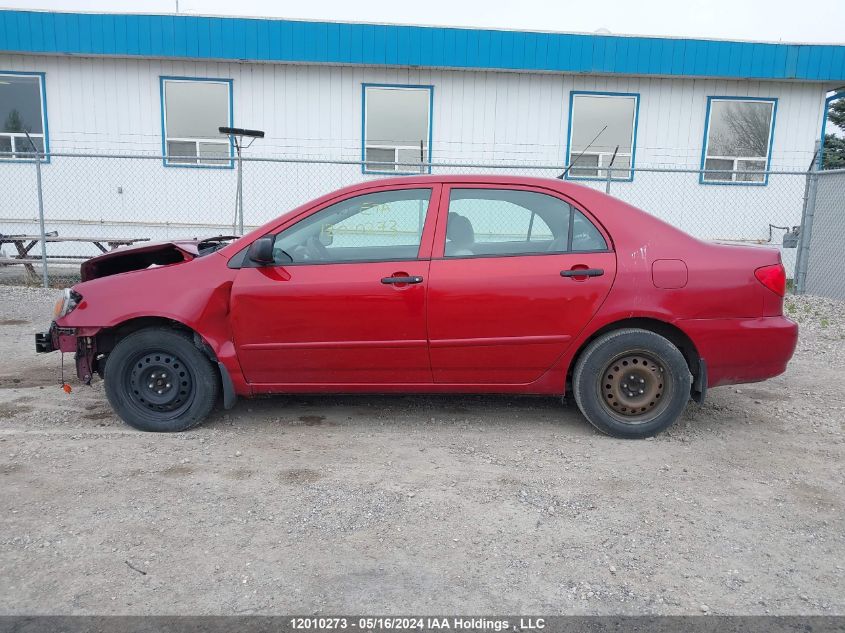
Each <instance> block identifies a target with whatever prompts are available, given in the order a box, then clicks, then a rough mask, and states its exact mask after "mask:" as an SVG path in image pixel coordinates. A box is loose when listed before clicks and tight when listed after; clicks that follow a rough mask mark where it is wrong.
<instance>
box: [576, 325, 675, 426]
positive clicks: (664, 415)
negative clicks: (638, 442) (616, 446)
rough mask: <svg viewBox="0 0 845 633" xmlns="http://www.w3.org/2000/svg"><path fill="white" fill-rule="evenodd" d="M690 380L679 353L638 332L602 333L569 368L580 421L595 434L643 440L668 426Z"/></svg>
mask: <svg viewBox="0 0 845 633" xmlns="http://www.w3.org/2000/svg"><path fill="white" fill-rule="evenodd" d="M691 383H692V376H691V375H690V372H689V367H688V366H687V362H686V360H685V359H684V356H683V354H681V352H680V350H679V349H678V348H677V347H675V346H674V345H673V344H672V343H671V342H670V341H669V340H667V339H665V338H664V337H662V336H660V335H659V334H655V333H654V332H650V331H648V330H641V329H634V328H629V329H623V330H615V331H613V332H608V333H607V334H605V335H603V336H600V337H599V338H597V339H596V340H595V341H593V342H592V343H590V344H589V345H588V346H587V348H586V349H585V350H584V352H583V353H582V354H581V357H580V358H579V359H578V363H577V364H576V366H575V371H574V372H573V375H572V390H573V393H574V396H575V401H576V402H577V403H578V408H580V409H581V412H582V413H583V414H584V417H586V418H587V420H588V421H589V422H590V424H592V425H593V426H595V427H596V428H597V429H599V430H600V431H602V432H604V433H607V434H608V435H613V436H615V437H623V438H642V437H649V436H652V435H655V434H657V433H659V432H660V431H662V430H664V429H666V428H667V427H669V426H671V425H672V424H673V423H674V422H675V420H677V419H678V418H679V417H680V415H681V413H682V412H683V410H684V407H686V404H687V401H688V400H689V397H690V385H691Z"/></svg>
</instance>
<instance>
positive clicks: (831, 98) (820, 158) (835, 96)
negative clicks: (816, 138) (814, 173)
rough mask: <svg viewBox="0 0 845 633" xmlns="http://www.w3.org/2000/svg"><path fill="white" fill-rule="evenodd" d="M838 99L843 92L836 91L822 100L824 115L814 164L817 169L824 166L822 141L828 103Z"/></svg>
mask: <svg viewBox="0 0 845 633" xmlns="http://www.w3.org/2000/svg"><path fill="white" fill-rule="evenodd" d="M839 99H845V92H837V93H836V94H833V95H831V96H829V97H828V98H827V99H825V100H824V117H823V118H822V135H821V143H820V144H819V155H818V157H817V159H816V161H817V162H816V164H817V165H818V168H819V169H822V168H823V167H824V141H825V134H826V131H827V114H828V112H830V104H831V103H833V102H834V101H837V100H839Z"/></svg>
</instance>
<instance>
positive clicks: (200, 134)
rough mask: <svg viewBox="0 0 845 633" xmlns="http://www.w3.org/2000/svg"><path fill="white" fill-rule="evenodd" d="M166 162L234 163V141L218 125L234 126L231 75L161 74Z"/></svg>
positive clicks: (176, 163)
mask: <svg viewBox="0 0 845 633" xmlns="http://www.w3.org/2000/svg"><path fill="white" fill-rule="evenodd" d="M161 98H162V124H163V130H162V135H163V143H162V149H163V151H164V154H165V162H164V164H165V165H169V166H173V165H178V166H193V167H209V166H212V167H221V166H222V167H231V166H232V145H231V143H230V141H229V137H228V136H224V135H222V134H220V131H219V129H218V128H220V127H226V126H228V127H231V126H232V82H231V80H229V79H189V78H181V77H162V78H161Z"/></svg>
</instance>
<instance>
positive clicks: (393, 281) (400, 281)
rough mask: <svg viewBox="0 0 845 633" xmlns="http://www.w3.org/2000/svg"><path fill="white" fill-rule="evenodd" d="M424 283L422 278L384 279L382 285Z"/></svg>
mask: <svg viewBox="0 0 845 633" xmlns="http://www.w3.org/2000/svg"><path fill="white" fill-rule="evenodd" d="M422 281H423V278H422V277H418V276H413V277H382V280H381V283H383V284H421V283H422Z"/></svg>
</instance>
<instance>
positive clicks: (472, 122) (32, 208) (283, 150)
mask: <svg viewBox="0 0 845 633" xmlns="http://www.w3.org/2000/svg"><path fill="white" fill-rule="evenodd" d="M2 70H14V71H38V72H45V73H46V91H47V115H48V122H49V133H50V147H51V150H52V151H53V152H84V151H89V152H106V153H111V152H119V153H126V154H131V153H144V154H150V155H157V154H160V152H161V146H162V145H161V134H162V130H161V97H160V85H159V78H160V76H186V77H210V78H226V79H232V80H233V83H232V86H233V100H234V123H235V125H236V126H239V127H247V128H257V129H262V130H264V131H265V132H266V137H265V138H264V139H262V140H259V141H257V142H256V143H255V145H254V146H253V148H252V149H250V150H249V155H252V156H274V157H280V158H309V157H310V158H315V159H317V158H323V159H349V160H359V159H360V157H361V142H362V140H361V133H362V126H361V122H362V113H361V106H362V99H361V90H362V88H361V84H362V83H387V84H421V85H432V86H433V87H434V108H433V113H432V129H433V143H432V158H433V160H434V161H459V162H463V163H497V164H525V163H535V164H546V165H559V166H563V164H564V162H565V156H566V143H567V124H568V117H569V98H570V92H571V91H573V90H587V91H602V92H630V93H638V94H639V95H640V103H639V125H638V129H637V144H636V166H637V167H687V168H693V169H698V167H699V166H700V162H701V151H702V141H703V135H704V127H705V114H706V109H707V97H708V96H751V97H776V98H777V99H778V106H777V118H776V121H775V130H774V144H773V153H772V167H773V168H774V169H798V170H805V169H807V167H808V165H809V163H810V160H811V158H812V155H813V151H814V145H815V142H816V140H817V139H818V137H819V134H820V130H821V123H822V116H823V108H824V99H825V89H824V86H823V85H822V84H819V83H801V82H763V81H733V80H731V81H728V80H711V79H678V78H640V77H619V76H595V75H562V74H551V73H549V74H542V73H507V72H492V71H491V72H487V71H451V70H434V69H417V68H373V67H355V66H314V65H310V66H309V65H283V64H255V63H218V62H209V61H171V60H157V59H115V58H82V57H51V56H20V55H0V71H2ZM441 171H442V170H441ZM452 173H454V170H452ZM557 173H559V170H555V171H551V170H550V171H547V172H543V173H539V172H536V171H534V172H530V175H546V176H554V175H557ZM365 177H367V176H363V175H362V174H361V170H360V167H358V166H355V165H351V166H343V167H339V166H328V165H316V166H315V165H304V166H300V165H279V164H269V163H267V164H253V163H251V164H249V165H248V167H247V168H246V169H245V182H246V200H245V206H246V209H247V217H246V223H247V224H248V225H256V224H260V223H262V222H264V221H266V220H268V219H270V218H272V217H274V216H276V215H278V214H279V213H281V212H283V211H285V210H286V209H289V208H292V207H293V206H295V205H297V204H299V203H302V202H305V201H307V200H308V199H310V198H312V197H315V196H317V195H319V194H322V193H325V192H327V191H330V190H332V189H334V188H337V187H340V186H342V185H345V184H350V183H352V182H356V181H360V180H362V179H363V178H365ZM44 183H45V185H44V186H45V207H46V213H47V219H48V223H47V224H48V230H50V229H56V230H59V231H60V232H62V233H64V234H69V233H77V234H80V233H82V234H92V235H94V234H96V235H103V234H104V233H105V232H108V234H112V235H116V234H118V233H121V234H124V233H127V232H131V233H132V234H133V235H135V234H137V235H143V236H145V237H152V238H163V237H168V238H170V237H175V236H179V235H189V236H192V235H197V234H203V233H208V232H212V231H213V232H219V230H218V229H217V228H214V229H209V230H203V229H201V228H190V229H189V228H170V227H167V226H162V224H165V223H177V224H190V223H195V224H207V225H222V226H225V225H226V224H227V223H229V224H230V225H231V221H232V215H233V206H234V186H235V174H234V171H233V170H225V169H185V168H179V167H173V168H171V167H164V166H163V165H162V163H161V161H160V160H145V161H115V160H109V159H84V160H75V161H72V160H71V159H62V158H58V157H57V158H55V159H54V160H53V162H52V163H51V164H49V165H45V167H44ZM588 184H590V186H595V187H602V188H603V187H604V183H595V182H593V183H588ZM803 186H804V179H803V177H801V176H791V177H772V178H771V179H770V182H769V184H768V186H766V187H761V186H746V185H739V186H713V185H701V184H699V182H698V175H697V174H681V175H678V174H671V175H667V174H660V173H646V172H640V173H637V174H636V176H635V178H634V181H633V182H624V183H618V182H614V183H613V186H612V193H613V194H614V195H616V196H618V197H621V198H622V199H624V200H627V201H629V202H631V203H632V204H635V205H637V206H640V207H642V208H644V209H646V210H648V211H650V212H652V213H654V214H655V215H658V216H659V217H663V218H665V219H666V220H668V221H670V222H673V223H674V224H676V225H678V226H680V227H681V228H683V229H685V230H687V231H690V232H692V233H693V234H696V235H699V236H701V237H706V238H717V237H718V238H729V239H758V238H765V237H767V235H768V224H769V223H773V224H779V225H783V226H786V225H795V224H799V223H800V213H801V198H802V194H803ZM118 188H120V190H121V191H122V193H118ZM36 213H37V207H36V199H35V191H34V174H33V168H32V165H31V164H25V163H17V164H11V163H3V164H0V232H4V233H15V232H25V231H29V230H33V229H34V226H33V225H32V224H31V220H32V218H34V217H35V215H36ZM79 220H84V221H85V222H89V221H90V222H100V221H102V224H93V225H89V224H86V223H84V222H79ZM121 222H123V223H129V222H134V223H138V225H137V226H136V225H129V224H126V225H125V226H123V227H116V228H114V227H113V228H108V227H110V226H111V224H112V223H121ZM776 235H779V233H776Z"/></svg>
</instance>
